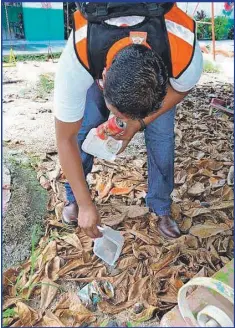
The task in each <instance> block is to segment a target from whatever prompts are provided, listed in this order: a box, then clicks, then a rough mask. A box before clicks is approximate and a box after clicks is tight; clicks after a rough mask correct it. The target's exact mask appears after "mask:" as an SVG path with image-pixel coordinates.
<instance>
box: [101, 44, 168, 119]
mask: <svg viewBox="0 0 235 328" xmlns="http://www.w3.org/2000/svg"><path fill="white" fill-rule="evenodd" d="M167 80H168V75H167V69H166V67H165V65H164V63H163V61H162V59H161V58H160V57H159V56H157V55H156V54H155V53H154V52H153V51H152V50H151V49H149V48H147V47H145V46H143V45H137V44H134V45H130V46H128V47H126V48H124V49H123V50H121V51H120V52H119V53H118V54H117V55H116V56H115V58H114V60H113V63H112V65H111V67H110V69H109V70H108V71H107V72H106V74H105V81H104V97H105V101H106V104H107V106H108V107H109V109H110V110H111V111H113V112H115V111H118V112H119V113H121V114H123V115H124V116H125V117H129V118H132V119H137V118H144V117H146V116H148V115H149V114H151V113H152V112H154V111H156V110H157V109H158V108H160V107H161V104H162V101H163V99H164V97H165V95H166V88H167ZM114 114H115V113H114Z"/></svg>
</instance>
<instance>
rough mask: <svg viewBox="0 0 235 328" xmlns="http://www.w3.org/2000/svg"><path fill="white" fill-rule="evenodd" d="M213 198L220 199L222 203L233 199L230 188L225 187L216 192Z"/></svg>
mask: <svg viewBox="0 0 235 328" xmlns="http://www.w3.org/2000/svg"><path fill="white" fill-rule="evenodd" d="M213 196H215V197H218V198H221V200H223V201H229V200H233V199H234V192H233V189H232V188H231V187H229V186H228V185H225V186H224V187H223V188H220V189H218V190H216V191H215V192H214V193H213Z"/></svg>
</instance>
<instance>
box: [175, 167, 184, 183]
mask: <svg viewBox="0 0 235 328" xmlns="http://www.w3.org/2000/svg"><path fill="white" fill-rule="evenodd" d="M186 179H187V172H186V171H185V170H181V171H179V172H177V173H176V174H175V184H176V185H181V184H184V183H185V181H186Z"/></svg>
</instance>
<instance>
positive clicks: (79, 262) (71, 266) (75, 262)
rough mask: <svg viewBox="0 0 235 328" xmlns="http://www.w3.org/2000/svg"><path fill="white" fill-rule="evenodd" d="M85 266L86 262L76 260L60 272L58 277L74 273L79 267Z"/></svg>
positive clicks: (69, 262) (68, 263)
mask: <svg viewBox="0 0 235 328" xmlns="http://www.w3.org/2000/svg"><path fill="white" fill-rule="evenodd" d="M82 265H84V261H83V260H81V259H75V260H71V261H68V262H67V263H66V264H65V265H64V266H63V267H62V268H61V269H60V270H59V271H58V276H59V277H62V276H63V275H64V274H66V273H68V272H70V271H72V270H73V269H77V268H78V267H80V266H82Z"/></svg>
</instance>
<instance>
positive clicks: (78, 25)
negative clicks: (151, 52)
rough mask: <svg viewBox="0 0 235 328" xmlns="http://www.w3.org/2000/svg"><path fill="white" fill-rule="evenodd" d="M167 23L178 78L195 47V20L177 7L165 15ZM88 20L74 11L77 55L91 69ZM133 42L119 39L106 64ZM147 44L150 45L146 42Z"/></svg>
mask: <svg viewBox="0 0 235 328" xmlns="http://www.w3.org/2000/svg"><path fill="white" fill-rule="evenodd" d="M165 24H166V29H167V34H168V39H169V45H170V52H171V61H172V75H173V77H175V78H177V77H178V76H179V75H180V74H182V72H183V71H184V70H185V69H186V68H187V67H188V66H189V64H190V62H191V60H192V57H193V53H194V48H195V22H194V20H193V19H192V18H190V17H189V16H188V15H187V14H186V13H184V12H183V11H182V10H181V9H179V8H178V7H177V5H176V4H175V5H174V6H173V8H172V9H171V10H170V11H169V12H168V13H167V14H166V15H165ZM87 26H88V23H87V20H86V19H85V18H84V17H83V16H82V14H81V13H80V11H76V12H75V13H74V42H75V49H76V53H77V56H78V58H79V60H80V61H81V63H82V64H83V66H84V67H85V68H86V69H87V70H88V71H89V69H90V67H89V61H88V49H87ZM132 43H133V42H132V41H131V39H130V38H129V37H126V38H124V39H121V40H119V41H117V42H116V43H115V44H114V45H113V46H112V47H111V48H110V49H109V51H108V54H107V58H106V64H107V68H108V67H109V66H110V65H111V63H112V60H113V58H114V57H115V55H116V53H117V52H118V51H120V50H121V49H123V48H125V47H126V46H127V45H129V44H132ZM145 45H146V46H149V45H147V44H145Z"/></svg>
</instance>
